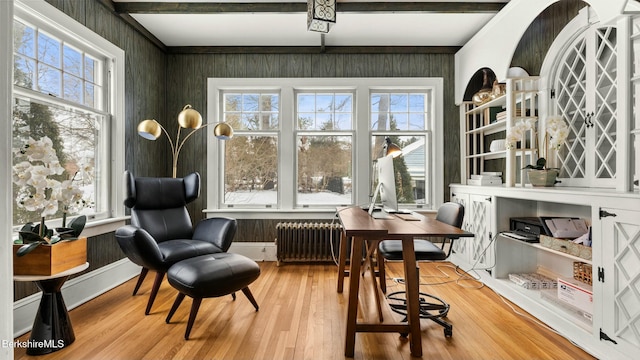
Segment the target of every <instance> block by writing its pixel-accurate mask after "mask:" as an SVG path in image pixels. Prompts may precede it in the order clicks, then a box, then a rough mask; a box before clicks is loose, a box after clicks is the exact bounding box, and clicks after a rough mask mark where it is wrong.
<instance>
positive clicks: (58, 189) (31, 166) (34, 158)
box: [13, 136, 91, 275]
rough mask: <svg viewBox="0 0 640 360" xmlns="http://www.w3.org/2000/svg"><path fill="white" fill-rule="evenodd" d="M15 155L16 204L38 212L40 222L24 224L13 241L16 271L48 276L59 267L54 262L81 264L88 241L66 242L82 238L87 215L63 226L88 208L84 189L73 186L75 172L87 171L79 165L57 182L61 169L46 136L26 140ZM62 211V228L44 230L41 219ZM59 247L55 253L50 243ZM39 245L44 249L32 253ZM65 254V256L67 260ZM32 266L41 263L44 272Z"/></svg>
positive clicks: (43, 223)
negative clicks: (72, 173) (78, 168)
mask: <svg viewBox="0 0 640 360" xmlns="http://www.w3.org/2000/svg"><path fill="white" fill-rule="evenodd" d="M15 155H16V164H15V165H14V166H13V183H14V184H15V185H17V186H18V187H19V192H18V195H17V197H16V202H17V204H18V207H20V208H23V209H25V210H27V211H29V212H33V213H36V214H37V215H38V216H39V218H40V221H39V222H38V223H37V224H34V223H33V222H28V223H26V224H25V225H24V226H23V227H22V228H21V229H20V231H19V232H18V234H19V239H18V240H16V241H15V242H14V255H15V256H14V272H15V273H21V274H25V275H26V274H29V275H50V274H48V272H51V271H55V270H56V269H60V267H57V266H56V264H55V262H62V263H64V266H65V267H67V268H70V267H73V266H72V265H74V264H76V263H78V262H81V263H84V262H85V261H86V239H84V238H83V239H82V241H80V242H79V243H78V244H73V245H72V244H70V243H69V242H70V241H73V240H78V239H80V234H81V233H82V231H83V229H84V227H85V224H86V216H85V215H81V216H78V217H76V218H74V219H72V220H71V221H69V223H68V224H67V214H68V213H70V212H77V211H80V209H82V208H84V207H87V206H91V204H90V202H89V201H87V200H85V199H84V198H83V196H84V191H83V190H82V189H81V188H80V187H79V186H78V185H77V183H76V182H75V180H76V176H77V175H78V173H80V172H90V171H91V169H90V168H89V167H80V170H78V171H75V173H74V175H73V176H71V177H70V178H68V179H66V180H61V179H63V178H64V173H65V168H63V167H62V166H61V165H60V162H59V161H58V157H57V155H56V152H55V149H54V148H53V143H52V141H51V139H49V138H48V137H46V136H45V137H42V138H41V139H39V140H34V139H33V138H29V139H28V141H27V142H26V144H25V145H24V146H22V147H20V148H19V149H18V150H17V151H16V152H15ZM60 208H62V226H61V227H58V228H56V229H55V231H54V230H53V229H49V228H47V226H46V225H45V218H46V217H47V216H50V215H55V214H57V213H58V211H59V209H60ZM58 243H61V246H58V249H57V251H56V252H54V250H53V247H52V245H54V244H58ZM62 243H64V245H62ZM41 245H47V246H45V248H43V249H40V250H38V251H35V250H36V249H38V248H39V247H41ZM32 252H33V253H34V254H36V255H32V256H31V257H32V258H33V259H29V260H20V259H19V258H21V257H23V256H25V255H27V254H29V253H32ZM64 252H68V253H69V254H67V256H66V258H65V255H64V254H63V253H64ZM56 254H58V255H56ZM36 258H37V259H36ZM57 258H60V259H57ZM58 260H59V261H58ZM35 264H37V265H38V266H40V265H43V264H44V265H43V266H42V267H43V269H35V267H36V265H35ZM76 265H78V264H76ZM69 266H70V267H69ZM16 269H18V272H17V271H16ZM34 271H35V272H38V273H34ZM42 272H43V273H42Z"/></svg>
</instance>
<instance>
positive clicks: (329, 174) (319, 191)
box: [295, 90, 354, 208]
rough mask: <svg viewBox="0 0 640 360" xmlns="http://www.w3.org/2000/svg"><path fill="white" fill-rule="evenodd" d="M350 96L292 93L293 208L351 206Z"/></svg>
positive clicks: (305, 92) (352, 96)
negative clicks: (293, 119) (294, 195)
mask: <svg viewBox="0 0 640 360" xmlns="http://www.w3.org/2000/svg"><path fill="white" fill-rule="evenodd" d="M353 99H354V93H353V92H344V91H327V90H315V91H314V90H298V91H295V121H296V123H295V142H296V147H295V149H296V160H297V161H296V165H297V166H296V174H295V176H296V179H297V182H296V206H297V207H303V208H308V207H314V206H327V205H333V206H335V205H340V204H353V196H352V195H353V194H352V191H351V181H352V175H353V128H354V126H353V123H354V121H353V114H354V109H353Z"/></svg>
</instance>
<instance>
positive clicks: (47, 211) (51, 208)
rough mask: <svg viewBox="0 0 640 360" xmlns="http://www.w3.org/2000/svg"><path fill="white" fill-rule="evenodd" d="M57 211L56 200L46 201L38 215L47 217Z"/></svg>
mask: <svg viewBox="0 0 640 360" xmlns="http://www.w3.org/2000/svg"><path fill="white" fill-rule="evenodd" d="M56 212H58V202H57V201H47V202H46V203H45V206H44V209H43V211H42V214H40V216H42V217H47V216H49V215H55V214H56Z"/></svg>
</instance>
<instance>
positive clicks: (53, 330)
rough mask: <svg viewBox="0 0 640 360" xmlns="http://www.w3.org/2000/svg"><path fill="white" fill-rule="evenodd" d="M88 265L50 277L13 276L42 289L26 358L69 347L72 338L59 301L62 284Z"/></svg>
mask: <svg viewBox="0 0 640 360" xmlns="http://www.w3.org/2000/svg"><path fill="white" fill-rule="evenodd" d="M88 267H89V263H84V264H83V265H80V266H76V267H74V268H72V269H69V270H66V271H63V272H61V273H57V274H54V275H14V276H13V280H14V281H34V282H35V283H36V285H37V286H38V288H39V289H40V290H42V298H41V299H40V306H39V307H38V313H37V314H36V318H35V319H34V321H33V328H32V329H31V336H30V337H29V346H28V347H27V354H28V355H44V354H49V353H52V352H54V351H58V350H61V349H63V348H65V347H66V346H69V345H70V344H71V343H72V342H74V340H75V339H76V337H75V335H74V333H73V327H71V320H70V319H69V313H68V312H67V307H66V305H65V304H64V299H63V298H62V293H61V292H60V289H62V285H63V284H64V282H65V281H67V279H68V278H69V276H71V275H73V274H77V273H79V272H82V271H84V270H86V269H87V268H88Z"/></svg>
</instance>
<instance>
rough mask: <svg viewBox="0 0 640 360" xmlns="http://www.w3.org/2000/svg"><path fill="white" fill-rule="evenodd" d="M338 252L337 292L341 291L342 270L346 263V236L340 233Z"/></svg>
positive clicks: (342, 286)
mask: <svg viewBox="0 0 640 360" xmlns="http://www.w3.org/2000/svg"><path fill="white" fill-rule="evenodd" d="M339 252H340V253H339V254H338V292H339V293H342V290H343V288H344V271H345V267H346V265H347V236H346V235H345V234H344V232H342V233H341V234H340V250H339Z"/></svg>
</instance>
